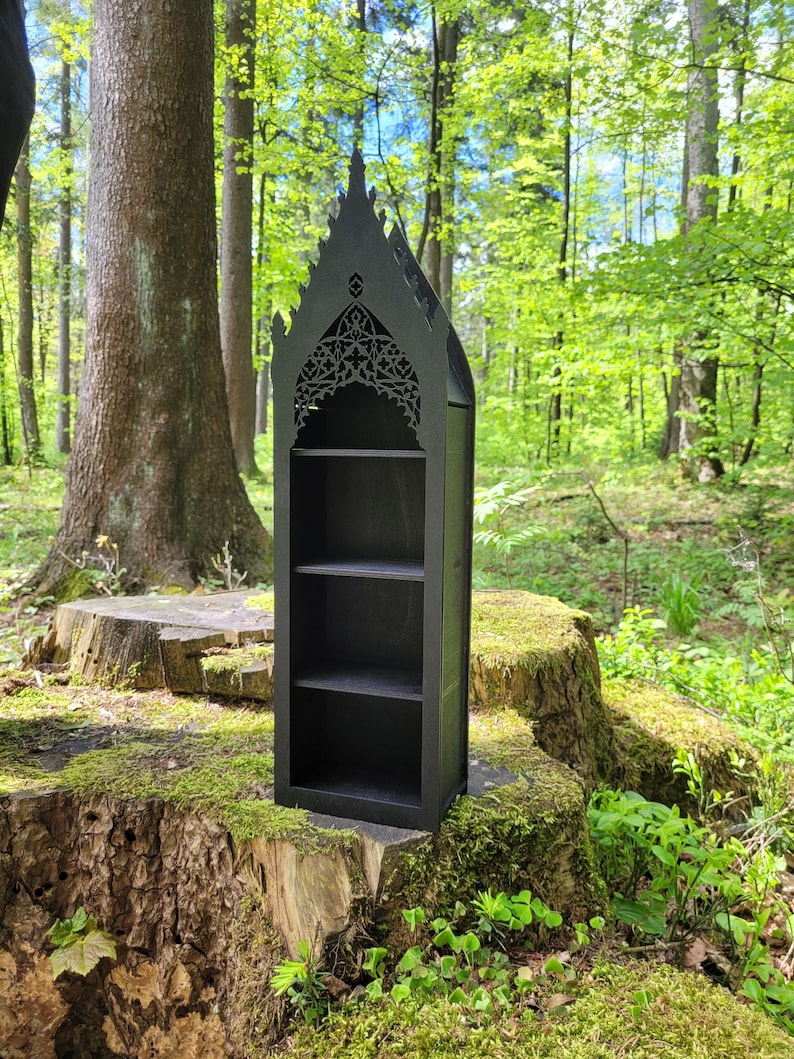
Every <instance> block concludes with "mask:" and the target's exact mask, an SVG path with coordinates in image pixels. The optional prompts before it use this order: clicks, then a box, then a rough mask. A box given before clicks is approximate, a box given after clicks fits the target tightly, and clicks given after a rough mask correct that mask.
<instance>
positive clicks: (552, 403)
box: [546, 22, 574, 463]
mask: <svg viewBox="0 0 794 1059" xmlns="http://www.w3.org/2000/svg"><path fill="white" fill-rule="evenodd" d="M573 49H574V28H573V22H571V24H570V26H569V29H568V48H567V59H568V65H567V72H566V75H565V82H564V86H563V88H564V92H565V134H564V137H563V155H562V218H561V222H560V249H559V254H558V256H557V282H558V284H559V287H560V301H561V302H562V300H563V294H564V291H565V285H566V283H567V282H568V239H569V237H570V230H571V122H572V119H573ZM564 342H565V334H564V332H563V329H562V327H560V328H558V330H557V331H555V333H554V337H553V339H552V349H553V350H554V354H555V359H556V358H557V357H559V354H560V352H561V350H562V348H563V345H564ZM551 377H552V391H551V398H550V400H549V428H548V432H547V439H546V462H547V463H551V461H552V458H553V455H554V452H555V450H556V449H557V447H558V445H559V442H560V423H561V422H562V368H561V367H560V365H559V363H555V364H554V366H553V367H552V370H551Z"/></svg>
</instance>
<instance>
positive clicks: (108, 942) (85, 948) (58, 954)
mask: <svg viewBox="0 0 794 1059" xmlns="http://www.w3.org/2000/svg"><path fill="white" fill-rule="evenodd" d="M105 956H109V957H110V958H111V959H113V960H115V958H116V942H115V940H114V939H113V938H112V937H111V935H110V934H106V933H105V931H104V930H92V931H91V933H90V934H86V936H85V937H84V938H80V939H79V940H78V941H75V942H73V943H72V944H71V945H68V946H66V947H65V948H60V949H56V950H55V952H53V953H52V954H51V955H50V962H51V963H52V977H53V980H54V979H56V978H58V977H59V976H60V975H62V974H63V973H64V971H74V973H75V974H79V975H82V976H83V977H85V976H86V975H87V974H88V972H89V971H92V970H93V969H94V967H96V965H97V964H98V963H99V961H100V960H101V959H103V958H104V957H105Z"/></svg>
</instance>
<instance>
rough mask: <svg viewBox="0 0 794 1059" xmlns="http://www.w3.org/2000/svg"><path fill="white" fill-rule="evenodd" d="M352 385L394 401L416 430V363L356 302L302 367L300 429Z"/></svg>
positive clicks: (297, 413) (298, 390)
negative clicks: (315, 410) (329, 398)
mask: <svg viewBox="0 0 794 1059" xmlns="http://www.w3.org/2000/svg"><path fill="white" fill-rule="evenodd" d="M353 279H358V277H353ZM353 279H351V287H354V284H353ZM353 382H359V383H363V384H364V385H365V386H371V387H373V388H374V389H375V390H377V392H378V393H381V394H385V395H386V396H387V397H390V398H392V399H393V400H395V401H396V402H397V404H398V405H399V406H400V408H401V409H402V410H403V412H404V413H405V415H406V417H407V419H408V422H409V423H410V425H411V427H412V428H413V430H414V431H416V430H417V429H418V427H419V414H420V398H419V380H418V378H417V376H416V372H415V371H414V368H413V364H412V363H411V361H410V360H409V358H408V357H407V356H406V354H405V353H404V352H403V350H401V349H400V347H399V346H398V345H397V344H396V343H395V341H394V339H393V338H392V337H391V335H390V334H389V333H388V331H387V330H386V328H385V327H384V326H383V325H382V324H381V323H380V322H379V321H378V320H377V319H376V318H375V317H374V316H373V315H372V313H371V312H369V310H368V309H366V308H365V307H364V306H363V305H362V304H361V303H360V302H358V301H354V302H351V304H350V305H348V307H347V308H346V309H345V311H344V312H343V313H342V314H341V316H340V317H339V318H338V319H337V320H336V322H335V323H334V324H333V326H332V327H330V328H329V329H328V331H327V332H326V334H325V335H324V336H323V338H322V340H321V341H320V343H319V345H318V346H317V348H316V349H315V350H314V352H313V353H311V354H310V355H309V356H308V357H307V358H306V361H305V362H304V364H303V367H302V368H301V372H300V375H299V376H298V382H297V385H296V387H295V426H296V428H297V429H298V430H300V428H301V427H302V426H303V424H304V423H305V421H306V417H307V415H308V414H309V410H310V408H311V407H312V405H315V404H316V403H317V402H318V401H321V400H322V399H323V398H324V397H327V396H328V395H329V394H331V393H333V392H334V390H336V389H338V388H339V387H341V386H347V385H348V384H349V383H353Z"/></svg>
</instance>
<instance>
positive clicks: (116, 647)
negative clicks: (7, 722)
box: [31, 592, 273, 693]
mask: <svg viewBox="0 0 794 1059" xmlns="http://www.w3.org/2000/svg"><path fill="white" fill-rule="evenodd" d="M250 595H251V594H250V593H249V592H218V593H213V594H211V595H185V596H182V595H178V596H122V597H118V598H112V599H111V598H102V599H81V600H76V601H75V602H73V603H63V604H61V605H60V606H58V607H56V608H55V614H54V616H53V619H52V624H51V626H50V629H49V630H48V632H47V634H46V636H45V637H44V639H43V641H42V642H41V643H40V644H39V645H38V646H37V647H36V648H35V649H34V652H33V653H32V657H31V660H32V661H34V662H35V661H45V660H46V661H48V662H55V663H60V662H68V663H69V667H70V670H71V672H72V673H73V674H75V675H77V676H79V677H80V678H81V679H82V680H88V681H92V682H93V681H96V682H100V683H109V684H113V683H120V682H124V683H129V684H131V686H132V687H134V688H136V689H141V690H143V689H146V688H162V687H168V688H170V689H171V690H173V691H185V692H194V693H200V692H202V691H204V690H205V688H204V685H203V681H202V669H201V665H200V661H199V660H200V658H201V657H202V656H203V654H204V652H205V651H206V650H208V649H210V648H216V647H223V646H228V645H234V646H240V645H242V644H245V643H261V642H272V640H273V617H272V614H267V613H266V612H264V611H262V610H258V609H255V608H249V607H246V606H245V602H246V600H247V599H248V598H249V597H250Z"/></svg>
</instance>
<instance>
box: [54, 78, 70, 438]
mask: <svg viewBox="0 0 794 1059" xmlns="http://www.w3.org/2000/svg"><path fill="white" fill-rule="evenodd" d="M71 87H72V86H71V67H70V65H69V63H68V62H66V61H63V62H62V63H61V155H62V158H63V162H64V167H63V178H62V184H61V197H60V203H59V221H60V229H59V241H58V409H57V413H56V419H55V445H56V448H57V449H58V452H63V453H67V452H70V451H71V447H72V439H71V416H70V412H69V393H70V390H71V380H70V370H69V369H70V364H69V359H70V356H71V342H70V334H69V325H70V320H71V290H72V142H71V140H72V109H71V102H72V100H71V95H72V93H71Z"/></svg>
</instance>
